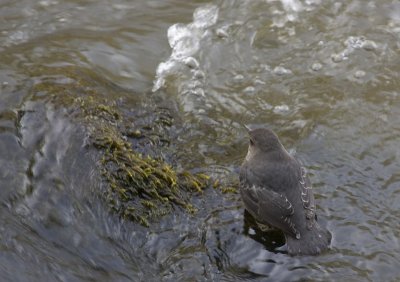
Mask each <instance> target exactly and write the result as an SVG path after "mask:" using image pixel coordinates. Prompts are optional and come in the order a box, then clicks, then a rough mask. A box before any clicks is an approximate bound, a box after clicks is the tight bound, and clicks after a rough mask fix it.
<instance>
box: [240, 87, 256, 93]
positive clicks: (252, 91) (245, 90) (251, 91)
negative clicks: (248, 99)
mask: <svg viewBox="0 0 400 282" xmlns="http://www.w3.org/2000/svg"><path fill="white" fill-rule="evenodd" d="M255 91H256V89H255V88H254V87H253V86H247V87H246V88H245V89H244V90H243V92H244V93H245V94H253V93H254V92H255Z"/></svg>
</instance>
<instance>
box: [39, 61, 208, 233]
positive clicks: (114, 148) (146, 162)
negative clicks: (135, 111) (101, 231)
mask: <svg viewBox="0 0 400 282" xmlns="http://www.w3.org/2000/svg"><path fill="white" fill-rule="evenodd" d="M41 71H45V70H41ZM52 71H53V72H54V69H52ZM59 71H60V73H62V75H63V76H68V78H70V79H71V81H72V82H71V83H70V84H57V83H52V82H51V81H47V82H45V83H40V84H36V85H35V86H34V87H33V88H32V93H33V94H34V95H35V94H36V93H38V92H43V91H46V92H48V93H51V94H52V97H53V99H52V101H51V102H52V103H53V104H54V105H56V106H58V107H63V108H65V109H67V111H68V112H72V115H71V116H72V117H73V118H74V119H75V120H77V121H79V122H80V123H82V124H83V126H84V127H85V128H86V130H87V132H88V140H89V143H90V145H92V146H93V148H96V150H98V152H99V153H100V154H99V155H100V159H99V162H98V167H99V169H100V171H101V175H102V176H103V177H104V181H105V183H106V185H105V186H106V189H104V191H102V195H104V196H105V197H104V198H105V199H106V201H107V203H108V205H109V207H110V209H111V210H113V211H114V212H116V213H117V214H118V215H120V216H121V217H124V218H127V219H130V220H133V221H136V222H139V223H141V224H143V225H145V226H148V225H149V224H150V221H151V220H152V219H154V218H158V217H160V216H163V215H165V214H168V213H170V212H172V211H173V210H174V209H175V208H177V207H178V208H181V209H183V210H185V211H187V212H189V213H193V212H195V211H196V208H195V207H194V206H193V204H192V203H191V198H192V196H193V195H194V194H196V193H201V192H202V191H203V189H205V188H206V187H207V186H209V182H210V181H209V177H208V176H207V175H205V174H201V173H200V174H193V173H190V172H188V171H179V172H178V171H176V170H175V169H174V168H173V167H172V165H170V164H168V163H167V162H166V161H165V159H163V157H162V154H159V153H160V151H162V148H161V146H159V142H155V141H154V138H155V137H154V136H156V137H157V138H156V139H158V140H163V142H164V143H167V144H169V143H170V140H169V138H168V136H167V134H166V133H165V132H166V128H168V127H170V126H171V125H172V124H173V119H172V118H171V115H168V114H166V111H167V110H166V109H164V108H163V109H161V110H160V111H159V112H158V111H157V109H149V111H150V112H151V115H152V117H153V118H151V119H146V120H145V119H142V120H140V123H139V122H138V123H137V124H140V126H139V127H136V128H135V127H134V126H133V125H132V124H129V122H128V121H127V120H126V118H125V116H124V113H123V112H121V110H120V108H119V107H118V106H117V105H116V103H115V102H114V101H113V100H111V101H110V100H109V99H108V98H106V97H118V96H119V95H118V93H110V94H109V95H107V96H105V94H104V93H102V91H107V90H110V89H113V90H115V89H116V92H118V87H116V86H114V85H112V84H111V83H107V82H101V79H102V78H99V77H97V76H96V75H94V74H93V73H91V72H90V71H88V70H86V71H83V70H75V69H74V68H73V67H66V68H60V70H59ZM99 80H100V82H99ZM138 108H141V109H142V110H143V107H142V105H140V107H139V105H138ZM159 113H160V114H159ZM157 129H160V130H157ZM144 132H147V133H146V134H145V133H144ZM143 138H144V139H148V140H149V141H150V143H151V144H153V146H152V148H151V150H149V148H146V150H141V148H140V146H138V145H137V144H136V145H135V146H134V141H138V140H140V139H143Z"/></svg>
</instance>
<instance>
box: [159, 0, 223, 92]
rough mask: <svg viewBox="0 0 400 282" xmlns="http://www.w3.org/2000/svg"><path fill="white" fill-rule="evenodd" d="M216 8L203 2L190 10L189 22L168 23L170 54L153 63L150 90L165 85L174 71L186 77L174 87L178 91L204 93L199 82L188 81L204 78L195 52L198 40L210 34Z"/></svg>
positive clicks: (199, 41)
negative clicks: (154, 77)
mask: <svg viewBox="0 0 400 282" xmlns="http://www.w3.org/2000/svg"><path fill="white" fill-rule="evenodd" d="M218 11H219V9H218V7H217V6H215V5H205V6H202V7H199V8H197V9H196V10H195V11H194V13H193V22H191V23H189V24H182V23H177V24H174V25H172V26H170V28H169V29H168V42H169V45H170V47H171V49H172V51H171V55H170V57H169V58H168V60H166V61H165V62H161V63H160V64H159V65H158V67H157V71H156V79H155V81H154V85H153V92H154V91H157V90H159V89H161V88H163V87H165V85H166V81H167V80H168V77H169V76H171V75H176V76H177V77H178V78H179V77H181V78H182V79H187V80H188V81H186V82H182V84H181V85H178V87H177V88H178V89H180V90H181V91H182V93H194V94H196V93H197V94H198V93H201V96H203V95H204V90H203V89H202V85H200V86H199V83H191V82H194V81H199V82H200V83H202V82H203V81H204V78H205V74H204V72H203V71H202V70H201V65H200V63H199V60H198V59H197V58H196V55H197V53H198V52H199V50H200V48H201V42H202V40H205V38H206V37H208V36H209V35H210V33H209V32H208V28H210V27H211V26H213V25H214V24H215V23H216V22H217V20H218ZM188 76H189V77H188ZM178 83H179V79H178ZM193 85H196V87H195V88H193V87H192V86H193Z"/></svg>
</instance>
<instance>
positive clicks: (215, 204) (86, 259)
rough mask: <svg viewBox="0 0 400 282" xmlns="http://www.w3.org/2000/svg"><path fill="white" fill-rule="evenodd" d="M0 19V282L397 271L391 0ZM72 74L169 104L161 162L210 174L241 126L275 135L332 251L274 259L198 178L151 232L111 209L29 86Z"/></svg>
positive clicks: (232, 205)
mask: <svg viewBox="0 0 400 282" xmlns="http://www.w3.org/2000/svg"><path fill="white" fill-rule="evenodd" d="M0 23H1V25H0V201H1V206H0V279H1V280H2V281H86V280H96V281H250V280H251V281H337V280H343V281H399V280H400V243H399V239H400V220H399V218H400V164H399V160H400V150H399V144H400V125H399V124H400V123H399V116H400V97H399V93H400V3H399V2H398V1H395V0H383V1H364V0H362V1H361V0H350V1H343V2H340V1H331V0H326V1H322V0H304V1H300V0H280V1H278V0H263V1H262V0H260V1H256V0H254V1H250V0H248V1H247V0H246V1H243V0H240V1H239V0H238V1H232V0H219V1H218V0H217V1H214V2H211V3H210V2H205V1H177V0H153V1H140V0H136V1H124V0H116V1H110V0H98V1H81V0H74V1H73V0H66V1H61V0H43V1H30V0H20V1H15V0H2V1H1V2H0ZM71 73H73V75H71ZM78 80H79V81H81V82H83V85H88V86H86V87H85V89H86V90H88V91H91V90H93V89H95V90H96V91H97V92H100V93H102V95H103V98H105V99H107V101H109V102H110V103H115V104H116V105H117V107H119V108H120V109H121V110H123V111H125V112H131V113H137V112H145V109H146V107H145V106H148V107H149V108H151V107H157V106H160V105H161V104H165V103H168V104H169V105H172V106H173V107H174V108H175V109H176V110H175V111H174V113H175V114H174V115H175V116H174V120H179V121H180V122H179V124H177V125H176V126H175V127H173V131H175V132H176V142H175V145H174V146H176V149H175V150H176V152H175V153H174V154H172V155H171V154H170V160H171V162H173V163H174V165H176V166H178V167H182V168H185V169H189V170H192V171H203V172H206V173H208V174H210V175H211V176H213V177H214V178H216V179H220V180H221V181H228V182H229V181H231V180H232V183H235V179H236V180H237V171H238V167H239V166H240V163H241V160H242V159H243V157H244V156H245V154H246V150H247V136H246V131H245V130H244V128H243V126H242V125H243V124H259V125H260V124H262V125H267V126H268V127H270V128H271V129H273V130H274V131H276V132H277V134H278V135H279V136H280V138H281V140H282V142H283V143H284V145H285V146H286V148H287V149H288V150H289V151H290V152H292V153H293V154H295V155H296V156H297V157H298V158H299V159H301V160H302V161H303V162H304V164H305V165H306V167H307V168H308V170H309V172H310V173H311V178H312V181H313V183H314V193H315V196H316V201H317V205H318V216H319V219H320V220H321V222H322V224H323V225H325V226H327V228H328V229H329V230H330V231H331V232H332V234H333V240H332V247H331V250H330V251H329V252H327V253H324V254H322V255H320V256H317V257H290V256H288V255H287V254H285V252H284V251H282V250H284V246H282V245H283V244H284V242H282V240H280V239H279V238H281V237H280V236H278V235H276V234H274V233H273V232H272V233H271V232H270V233H268V232H267V233H263V232H260V230H258V229H257V228H256V227H255V225H254V223H251V219H249V217H248V216H247V215H245V214H244V208H243V204H242V202H241V199H240V196H239V194H237V193H225V194H224V193H222V192H221V191H220V190H218V189H213V188H208V189H206V190H205V191H204V193H203V194H199V195H197V196H196V197H195V198H194V202H195V205H196V206H197V207H198V209H199V211H198V212H197V213H196V214H194V215H190V214H187V213H185V212H184V211H182V210H180V209H176V210H175V211H174V212H173V214H171V215H166V216H165V217H162V218H160V219H159V220H157V221H155V222H154V223H152V224H151V225H150V227H149V228H145V227H143V226H141V225H139V224H137V223H135V222H131V221H129V220H123V219H121V218H119V217H118V216H116V215H115V214H113V213H112V212H111V211H110V210H109V209H108V207H107V204H106V203H105V201H104V199H103V198H102V197H101V194H99V192H98V191H99V187H100V186H101V184H102V183H103V180H102V179H101V175H100V173H99V172H98V166H97V164H96V162H97V159H98V158H97V152H96V150H93V149H91V148H90V146H88V145H87V138H86V130H87V127H86V125H84V124H83V123H82V122H81V121H79V120H78V119H75V118H74V117H73V116H72V115H70V112H71V111H72V110H73V107H74V106H73V105H71V104H68V103H65V104H64V103H62V102H60V101H62V99H55V97H54V96H57V95H60V91H58V92H57V95H56V94H55V93H52V91H50V90H48V89H47V90H46V91H44V90H41V88H40V85H43V84H45V83H47V84H51V85H57V86H58V87H63V89H65V93H70V92H68V91H71V89H72V88H73V87H74V85H76V83H77V81H78ZM65 95H68V94H65ZM76 95H77V96H79V95H80V94H79V93H76ZM144 105H145V106H144ZM147 114H148V115H150V116H151V112H150V113H147ZM171 156H172V157H171ZM226 179H228V180H226ZM236 182H237V181H236Z"/></svg>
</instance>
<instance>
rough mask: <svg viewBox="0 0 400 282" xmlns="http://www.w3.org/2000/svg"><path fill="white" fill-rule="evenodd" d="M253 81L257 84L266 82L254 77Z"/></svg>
mask: <svg viewBox="0 0 400 282" xmlns="http://www.w3.org/2000/svg"><path fill="white" fill-rule="evenodd" d="M254 83H255V84H258V85H265V84H266V83H265V81H262V80H261V79H258V78H257V79H256V80H254Z"/></svg>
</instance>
